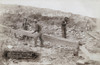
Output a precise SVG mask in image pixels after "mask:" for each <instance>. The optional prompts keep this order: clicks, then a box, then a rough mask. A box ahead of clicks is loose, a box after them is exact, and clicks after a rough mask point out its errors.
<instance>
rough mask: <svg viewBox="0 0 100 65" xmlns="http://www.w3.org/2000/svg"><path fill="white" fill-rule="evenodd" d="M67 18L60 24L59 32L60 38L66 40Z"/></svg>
mask: <svg viewBox="0 0 100 65" xmlns="http://www.w3.org/2000/svg"><path fill="white" fill-rule="evenodd" d="M68 19H69V18H68V17H65V18H64V21H62V23H61V31H62V37H63V38H66V24H67V23H68Z"/></svg>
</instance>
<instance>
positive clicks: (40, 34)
mask: <svg viewBox="0 0 100 65" xmlns="http://www.w3.org/2000/svg"><path fill="white" fill-rule="evenodd" d="M34 23H35V31H34V32H33V33H35V32H37V33H38V34H39V35H38V36H37V37H36V38H35V39H34V41H35V47H36V46H37V40H38V38H39V40H40V43H41V47H43V46H44V45H43V39H42V27H41V25H39V24H38V22H37V20H36V19H35V20H34Z"/></svg>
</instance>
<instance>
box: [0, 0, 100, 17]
mask: <svg viewBox="0 0 100 65" xmlns="http://www.w3.org/2000/svg"><path fill="white" fill-rule="evenodd" d="M0 4H17V5H25V6H34V7H39V8H49V9H54V10H61V11H64V12H71V13H74V14H80V15H84V16H89V17H95V18H100V0H0Z"/></svg>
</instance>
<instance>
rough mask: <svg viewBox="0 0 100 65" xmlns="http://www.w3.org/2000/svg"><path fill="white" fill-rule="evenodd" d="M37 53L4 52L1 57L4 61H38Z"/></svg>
mask: <svg viewBox="0 0 100 65" xmlns="http://www.w3.org/2000/svg"><path fill="white" fill-rule="evenodd" d="M39 56H40V54H39V53H36V52H32V51H27V52H24V51H4V54H3V57H4V58H6V59H33V60H35V59H38V58H39Z"/></svg>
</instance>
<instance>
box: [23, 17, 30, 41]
mask: <svg viewBox="0 0 100 65" xmlns="http://www.w3.org/2000/svg"><path fill="white" fill-rule="evenodd" d="M29 25H30V24H29V22H28V21H27V19H26V18H24V23H23V24H22V28H23V29H24V30H29ZM23 39H24V40H27V39H29V37H28V36H26V35H23Z"/></svg>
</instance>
